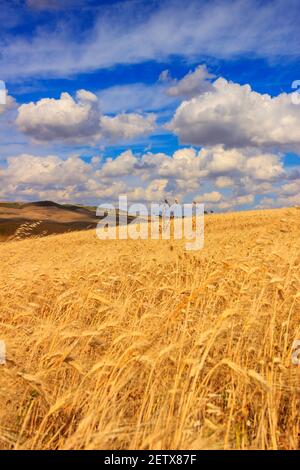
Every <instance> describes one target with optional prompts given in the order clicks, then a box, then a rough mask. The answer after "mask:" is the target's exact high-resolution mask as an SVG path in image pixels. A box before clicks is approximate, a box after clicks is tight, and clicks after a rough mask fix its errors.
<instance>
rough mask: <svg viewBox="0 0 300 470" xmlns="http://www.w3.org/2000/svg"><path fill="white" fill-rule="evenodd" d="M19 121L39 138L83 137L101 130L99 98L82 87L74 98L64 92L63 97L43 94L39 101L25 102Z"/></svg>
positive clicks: (66, 138)
mask: <svg viewBox="0 0 300 470" xmlns="http://www.w3.org/2000/svg"><path fill="white" fill-rule="evenodd" d="M16 123H17V125H18V127H19V129H20V130H21V131H22V132H24V133H25V134H27V135H29V136H31V137H33V138H34V139H35V140H36V141H52V140H60V139H61V140H68V139H75V140H80V139H83V138H87V137H90V138H97V137H99V134H100V126H99V109H98V99H97V97H96V95H94V94H93V93H90V92H87V91H85V90H79V91H78V92H77V93H76V98H75V99H73V98H72V96H71V95H69V93H62V94H61V96H60V98H59V99H57V100H56V99H54V98H43V99H41V100H40V101H38V102H37V103H33V102H32V103H28V104H22V105H21V106H20V107H19V110H18V117H17V120H16Z"/></svg>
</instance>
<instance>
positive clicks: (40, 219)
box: [0, 201, 134, 241]
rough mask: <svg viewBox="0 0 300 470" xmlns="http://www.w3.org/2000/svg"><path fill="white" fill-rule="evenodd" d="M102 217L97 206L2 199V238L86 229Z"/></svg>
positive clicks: (0, 236)
mask: <svg viewBox="0 0 300 470" xmlns="http://www.w3.org/2000/svg"><path fill="white" fill-rule="evenodd" d="M133 219H134V217H132V216H128V219H127V220H128V222H129V223H130V222H131V221H132V220H133ZM99 220H101V217H97V216H96V207H89V206H80V205H72V204H58V203H56V202H53V201H37V202H29V203H22V202H13V203H11V202H1V203H0V241H6V240H9V239H12V238H27V237H30V236H38V235H43V236H45V235H51V234H55V233H65V232H73V231H79V230H87V229H91V228H94V227H96V225H97V223H98V222H99Z"/></svg>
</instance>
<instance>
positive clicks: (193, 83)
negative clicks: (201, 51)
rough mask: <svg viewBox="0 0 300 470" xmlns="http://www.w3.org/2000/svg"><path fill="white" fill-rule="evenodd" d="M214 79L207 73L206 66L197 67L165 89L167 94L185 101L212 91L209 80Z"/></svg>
mask: <svg viewBox="0 0 300 470" xmlns="http://www.w3.org/2000/svg"><path fill="white" fill-rule="evenodd" d="M214 77H215V75H213V74H211V73H209V72H208V70H207V67H206V65H199V66H198V67H197V68H196V70H194V71H193V72H189V73H188V74H187V75H185V77H183V78H182V79H181V80H174V81H173V84H172V86H170V87H169V88H168V89H167V94H168V95H170V96H180V97H182V98H187V99H190V98H192V97H193V96H196V95H202V93H205V92H206V91H211V90H213V85H212V84H211V81H210V80H211V79H213V78H214Z"/></svg>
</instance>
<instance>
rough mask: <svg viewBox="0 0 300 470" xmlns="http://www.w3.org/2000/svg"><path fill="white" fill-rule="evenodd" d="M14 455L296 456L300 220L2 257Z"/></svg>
mask: <svg viewBox="0 0 300 470" xmlns="http://www.w3.org/2000/svg"><path fill="white" fill-rule="evenodd" d="M0 263H1V270H0V308H1V314H0V315H1V316H0V339H1V340H4V341H5V343H6V348H7V361H6V364H5V365H2V366H0V400H1V408H0V448H1V449H299V448H300V434H299V432H300V367H298V366H295V365H293V364H292V362H291V352H292V351H291V349H292V344H293V341H294V340H295V339H300V210H299V209H298V208H290V209H278V210H269V211H251V212H241V213H233V214H227V215H210V216H207V217H206V220H205V247H204V249H202V250H200V251H196V252H191V251H185V249H184V243H183V242H182V241H172V240H163V241H162V240H158V241H151V240H149V241H142V240H137V241H133V240H119V241H118V240H116V241H112V240H111V241H109V240H107V241H100V240H98V239H97V237H96V234H95V231H94V230H90V231H86V232H74V233H68V234H63V235H56V236H54V235H53V236H49V237H44V238H36V239H26V240H22V241H10V242H7V243H2V244H1V245H0Z"/></svg>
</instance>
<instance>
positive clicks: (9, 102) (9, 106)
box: [0, 90, 16, 114]
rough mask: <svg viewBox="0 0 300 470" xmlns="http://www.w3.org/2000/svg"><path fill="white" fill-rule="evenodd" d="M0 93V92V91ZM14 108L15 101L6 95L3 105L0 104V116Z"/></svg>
mask: <svg viewBox="0 0 300 470" xmlns="http://www.w3.org/2000/svg"><path fill="white" fill-rule="evenodd" d="M0 91H1V90H0ZM15 107H16V100H15V98H13V97H12V96H10V95H6V102H5V104H0V114H4V113H5V112H6V111H10V110H11V109H14V108H15Z"/></svg>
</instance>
